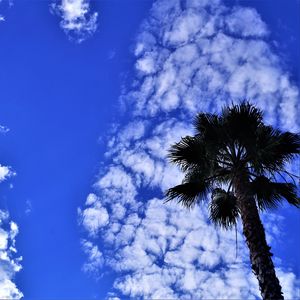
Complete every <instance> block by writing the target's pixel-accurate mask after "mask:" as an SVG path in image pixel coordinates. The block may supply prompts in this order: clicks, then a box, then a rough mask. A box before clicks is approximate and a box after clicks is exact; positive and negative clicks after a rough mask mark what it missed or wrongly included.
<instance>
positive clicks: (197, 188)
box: [166, 181, 210, 208]
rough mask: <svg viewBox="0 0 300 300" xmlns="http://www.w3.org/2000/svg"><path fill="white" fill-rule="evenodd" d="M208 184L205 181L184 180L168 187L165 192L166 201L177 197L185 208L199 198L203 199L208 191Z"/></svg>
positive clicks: (189, 206) (196, 201) (195, 202)
mask: <svg viewBox="0 0 300 300" xmlns="http://www.w3.org/2000/svg"><path fill="white" fill-rule="evenodd" d="M209 189H210V185H209V183H207V182H205V181H194V182H185V183H182V184H179V185H177V186H174V187H173V188H170V189H168V190H167V192H166V201H171V200H173V199H177V200H178V203H181V204H182V205H183V206H185V207H187V208H191V207H193V206H194V205H195V204H197V203H198V202H199V201H200V200H205V199H206V198H207V194H208V192H209Z"/></svg>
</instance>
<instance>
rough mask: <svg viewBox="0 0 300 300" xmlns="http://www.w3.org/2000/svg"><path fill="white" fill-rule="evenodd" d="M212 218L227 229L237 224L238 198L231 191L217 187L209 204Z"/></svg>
mask: <svg viewBox="0 0 300 300" xmlns="http://www.w3.org/2000/svg"><path fill="white" fill-rule="evenodd" d="M209 213H210V220H211V221H212V222H213V223H215V224H216V225H218V226H221V227H223V228H225V229H228V228H231V227H232V226H233V225H235V224H236V222H237V218H238V215H239V211H238V207H237V199H236V197H235V196H234V194H233V193H231V192H226V191H225V190H223V189H220V188H216V189H215V190H214V191H213V193H212V200H211V202H210V206H209Z"/></svg>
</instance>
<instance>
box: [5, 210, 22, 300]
mask: <svg viewBox="0 0 300 300" xmlns="http://www.w3.org/2000/svg"><path fill="white" fill-rule="evenodd" d="M17 234H18V226H17V224H16V223H14V222H12V221H10V220H9V214H8V212H6V211H3V210H0V298H1V299H20V298H22V297H23V294H22V292H21V291H19V290H18V288H17V287H16V285H15V283H14V282H13V281H12V280H13V279H14V276H15V274H16V273H17V272H19V271H20V270H21V268H22V267H21V265H20V261H21V260H22V257H16V252H17V250H16V248H15V237H16V235H17Z"/></svg>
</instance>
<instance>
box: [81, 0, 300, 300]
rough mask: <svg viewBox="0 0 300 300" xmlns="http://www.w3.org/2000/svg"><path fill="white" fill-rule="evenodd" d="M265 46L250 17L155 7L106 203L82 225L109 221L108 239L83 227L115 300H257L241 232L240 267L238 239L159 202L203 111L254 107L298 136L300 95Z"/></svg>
mask: <svg viewBox="0 0 300 300" xmlns="http://www.w3.org/2000/svg"><path fill="white" fill-rule="evenodd" d="M241 20H243V23H241ZM195 24H196V25H195ZM252 25H253V26H254V27H251V26H252ZM267 34H268V29H267V26H266V24H265V23H264V22H263V21H262V20H261V18H260V16H259V15H258V13H257V12H256V11H255V10H254V9H252V8H244V7H232V8H231V7H226V6H225V5H224V4H222V2H221V1H218V0H215V1H208V0H201V1H199V0H187V1H184V2H182V1H177V0H174V1H169V0H159V1H156V2H155V3H154V4H153V7H152V10H151V12H150V16H149V18H148V19H147V20H146V21H145V22H144V23H143V25H142V27H141V31H140V34H139V35H138V37H137V42H136V48H135V51H134V53H135V56H136V63H135V68H136V77H135V80H134V83H133V85H132V86H131V87H130V89H129V90H127V91H126V92H125V93H124V94H123V95H122V96H121V100H122V101H123V103H125V104H126V105H128V110H129V111H130V112H131V119H130V121H129V122H128V123H126V124H120V125H119V126H117V127H116V129H115V131H114V132H113V134H112V136H111V139H110V140H109V142H108V145H107V152H106V159H107V167H106V168H104V169H102V172H101V174H100V175H99V179H98V180H97V182H96V184H95V190H96V191H95V194H97V195H98V196H95V197H93V198H92V200H87V202H86V205H85V207H83V208H81V209H80V210H79V217H80V218H81V219H82V216H84V214H85V212H86V213H87V215H89V214H90V209H91V208H94V207H95V204H94V203H99V205H101V207H102V208H105V209H106V210H107V212H109V218H108V221H107V222H108V223H107V224H105V225H104V226H105V227H103V230H101V231H99V232H101V233H100V235H98V236H97V235H95V234H94V230H93V227H91V229H90V230H89V229H88V228H89V227H88V226H85V225H83V226H84V227H85V229H87V230H88V232H89V233H90V237H89V239H88V240H89V241H90V242H91V243H92V245H97V246H98V247H99V249H100V250H101V251H102V255H103V256H102V257H103V264H105V265H108V266H110V267H111V268H112V269H113V270H114V271H116V272H117V274H118V278H117V279H116V280H115V283H114V288H115V291H114V294H113V296H116V297H117V296H118V295H120V296H122V295H123V296H124V295H126V296H130V297H144V298H183V299H193V298H199V299H234V298H236V299H251V298H252V299H254V298H256V297H259V291H258V285H257V280H256V278H254V276H253V274H252V272H251V268H250V265H249V258H248V256H249V254H248V249H247V248H246V246H245V243H244V238H243V235H242V230H241V228H240V226H239V227H238V230H237V237H238V249H237V257H236V254H235V251H236V250H235V245H236V244H235V233H234V232H231V231H229V232H227V231H222V230H220V229H216V228H214V227H213V226H212V224H210V222H209V220H208V217H207V212H206V210H205V209H204V208H203V207H196V208H195V209H194V210H192V211H188V210H186V209H184V208H182V207H181V206H178V205H177V204H176V203H168V204H165V203H163V200H162V194H163V192H164V191H165V190H166V189H167V188H168V187H170V186H173V185H175V184H178V183H179V182H180V181H181V180H182V173H181V172H179V170H178V169H177V168H175V167H173V166H170V164H169V163H168V161H167V159H166V157H167V150H168V148H169V147H170V145H171V144H172V143H174V142H175V141H178V140H179V139H180V138H181V137H182V136H185V135H191V134H193V132H192V121H193V117H194V115H195V113H196V112H198V111H209V112H220V110H221V108H222V107H223V106H224V105H226V104H229V103H231V101H233V102H238V101H240V100H243V99H245V98H246V99H250V100H252V101H253V102H254V103H256V104H257V105H258V106H259V107H260V108H262V109H263V110H264V111H265V121H266V122H267V123H270V124H272V125H275V126H280V127H281V128H282V129H287V130H291V131H293V130H298V129H299V121H298V118H297V116H296V112H297V110H298V109H299V104H298V103H299V92H298V89H297V87H296V86H295V85H294V84H293V83H292V82H291V81H290V79H289V74H288V72H287V71H286V70H284V69H283V67H282V66H281V64H280V58H279V57H278V56H277V55H276V54H275V53H274V52H273V50H272V49H271V47H270V46H269V45H268V43H267V40H266V39H265V37H266V35H267ZM154 62H155V63H154ZM88 199H89V198H88ZM95 199H96V200H95ZM100 199H101V200H100ZM97 205H98V204H97ZM203 205H204V206H205V203H203ZM281 221H283V220H282V219H281V218H280V217H278V216H276V215H271V216H268V217H267V216H263V222H264V224H265V227H266V231H267V239H268V241H269V242H270V243H271V245H272V246H273V245H275V243H276V241H277V240H278V239H279V238H280V232H281V229H280V226H279V225H278V224H280V223H281ZM96 227H97V228H98V225H97V226H96ZM97 232H98V229H97ZM100 242H101V243H100ZM103 243H105V247H103V249H102V247H101V246H100V245H102V244H103ZM100 250H99V251H100ZM112 252H113V253H114V255H113V256H112V255H111V253H112ZM276 265H277V266H278V275H279V277H280V279H281V280H282V282H283V283H284V285H283V291H284V293H285V295H288V296H289V297H290V298H295V297H296V296H297V293H298V292H299V282H298V279H297V278H296V276H295V274H294V273H293V272H292V271H291V270H287V269H286V268H284V266H283V265H282V263H281V261H280V259H279V258H276ZM212 286H213V287H214V288H213V289H212V288H211V287H212Z"/></svg>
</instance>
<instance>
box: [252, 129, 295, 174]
mask: <svg viewBox="0 0 300 300" xmlns="http://www.w3.org/2000/svg"><path fill="white" fill-rule="evenodd" d="M247 152H248V157H249V161H250V162H251V164H252V167H253V169H254V171H255V172H257V173H260V174H262V173H263V172H264V171H270V172H276V171H279V170H280V169H282V168H283V167H284V165H285V163H287V162H289V161H291V160H292V159H293V158H294V157H295V155H298V154H299V153H300V136H299V135H298V134H294V133H291V132H284V133H281V132H280V131H279V130H276V129H273V128H272V127H271V126H261V127H260V128H258V130H257V132H256V141H255V143H253V144H251V145H249V146H248V147H247Z"/></svg>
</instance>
